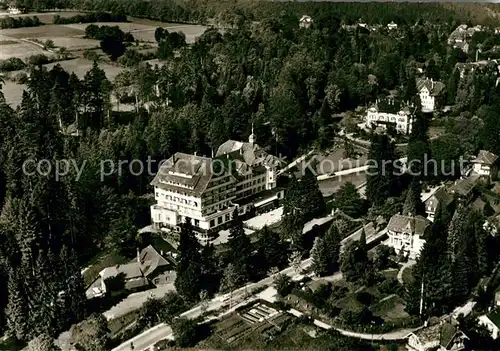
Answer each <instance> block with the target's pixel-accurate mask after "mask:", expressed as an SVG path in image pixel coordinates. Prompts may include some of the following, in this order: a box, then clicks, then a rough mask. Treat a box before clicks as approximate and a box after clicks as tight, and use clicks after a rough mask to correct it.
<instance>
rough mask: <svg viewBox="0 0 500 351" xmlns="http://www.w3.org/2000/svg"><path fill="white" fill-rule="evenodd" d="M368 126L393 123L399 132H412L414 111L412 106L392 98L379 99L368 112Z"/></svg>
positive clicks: (366, 122) (366, 121) (373, 126)
mask: <svg viewBox="0 0 500 351" xmlns="http://www.w3.org/2000/svg"><path fill="white" fill-rule="evenodd" d="M365 124H366V126H368V127H371V128H375V127H378V126H387V125H393V126H394V127H395V130H396V132H397V133H398V134H410V133H411V130H412V127H413V113H412V111H411V107H410V106H403V104H402V103H400V102H398V101H394V100H392V99H390V100H387V101H377V102H376V103H375V105H373V106H372V107H370V108H369V109H368V110H367V112H366V120H365Z"/></svg>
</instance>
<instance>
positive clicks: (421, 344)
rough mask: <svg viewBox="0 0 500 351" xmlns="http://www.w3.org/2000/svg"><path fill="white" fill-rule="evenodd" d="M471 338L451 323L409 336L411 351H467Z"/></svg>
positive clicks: (420, 330) (418, 331) (423, 329)
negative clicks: (467, 343)
mask: <svg viewBox="0 0 500 351" xmlns="http://www.w3.org/2000/svg"><path fill="white" fill-rule="evenodd" d="M468 339H469V338H468V337H467V335H465V334H464V333H463V332H462V331H460V330H458V329H457V328H456V327H455V326H453V325H452V324H451V323H448V322H444V321H441V322H440V323H438V324H435V325H433V326H430V327H425V328H422V329H419V330H417V331H415V332H413V333H410V335H409V336H408V342H407V344H406V349H407V350H409V351H430V350H437V351H447V350H450V351H460V350H464V349H465V342H466V340H468Z"/></svg>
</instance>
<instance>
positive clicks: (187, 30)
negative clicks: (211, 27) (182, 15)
mask: <svg viewBox="0 0 500 351" xmlns="http://www.w3.org/2000/svg"><path fill="white" fill-rule="evenodd" d="M149 22H152V23H148V24H144V23H136V22H130V23H116V22H112V23H111V22H110V23H108V22H96V23H82V24H80V23H78V24H66V25H63V26H64V27H68V28H70V29H72V30H81V31H82V32H84V31H85V28H86V27H87V26H88V25H89V24H95V25H98V26H118V27H120V29H121V30H122V31H124V32H130V33H132V34H133V36H134V38H135V39H138V40H140V41H145V42H153V43H154V42H155V30H156V28H158V27H162V28H164V29H167V30H168V31H169V32H182V33H184V35H186V42H187V43H194V41H195V39H196V38H197V37H199V36H200V35H202V34H203V32H205V30H206V29H207V27H206V26H202V25H196V24H176V23H161V22H154V21H149Z"/></svg>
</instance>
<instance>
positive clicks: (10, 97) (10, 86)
mask: <svg viewBox="0 0 500 351" xmlns="http://www.w3.org/2000/svg"><path fill="white" fill-rule="evenodd" d="M30 47H31V46H30ZM33 47H34V48H36V47H37V46H35V45H33ZM2 49H3V46H2ZM40 50H41V49H40ZM1 51H2V50H0V52H1ZM42 52H43V51H42V50H41V51H40V52H37V53H42ZM43 53H45V52H43ZM14 56H16V57H18V56H17V55H14ZM27 56H29V55H27ZM1 57H2V56H1V55H0V58H1ZM58 64H59V65H61V67H62V68H63V69H64V70H66V71H67V72H69V73H71V72H75V74H76V75H77V76H78V77H79V78H80V79H82V78H83V77H84V76H85V73H87V71H89V70H90V69H91V68H92V62H91V61H89V60H86V59H84V58H78V59H74V60H67V61H59V62H53V63H49V64H47V65H45V67H47V69H48V70H50V69H52V68H53V67H54V66H55V65H58ZM99 67H100V68H102V69H103V70H104V72H105V73H106V77H108V79H109V80H110V81H113V80H114V79H115V77H116V76H117V74H118V73H120V72H121V71H122V70H123V68H122V67H117V66H111V65H109V64H107V63H103V62H101V63H99ZM21 72H23V71H15V72H10V75H11V76H15V75H16V74H18V73H21ZM25 89H26V86H25V85H21V84H17V83H15V82H12V81H10V80H6V81H5V83H4V84H3V86H2V92H3V93H4V96H5V100H6V101H7V103H8V104H9V105H10V106H12V107H14V108H15V107H17V106H18V105H19V104H20V103H21V98H22V96H23V90H25ZM120 108H121V109H123V108H125V106H123V105H120Z"/></svg>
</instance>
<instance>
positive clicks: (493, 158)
mask: <svg viewBox="0 0 500 351" xmlns="http://www.w3.org/2000/svg"><path fill="white" fill-rule="evenodd" d="M497 160H498V156H497V155H495V154H494V153H492V152H489V151H486V150H481V151H479V154H478V155H477V157H476V158H475V159H474V160H472V165H473V168H472V171H473V172H474V173H476V174H477V175H479V176H481V177H488V178H490V179H492V180H493V179H495V178H496V177H497V174H498V167H497Z"/></svg>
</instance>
